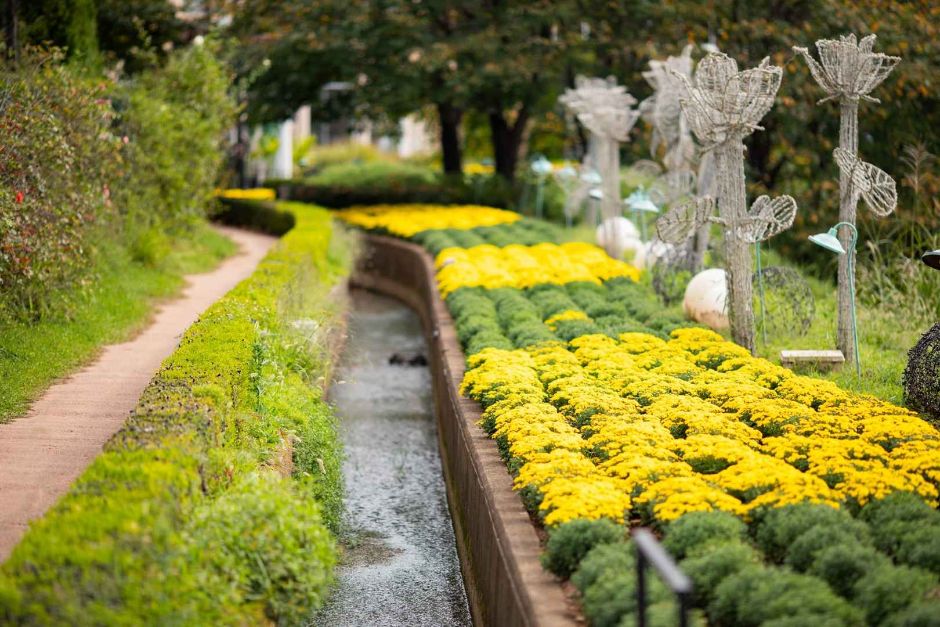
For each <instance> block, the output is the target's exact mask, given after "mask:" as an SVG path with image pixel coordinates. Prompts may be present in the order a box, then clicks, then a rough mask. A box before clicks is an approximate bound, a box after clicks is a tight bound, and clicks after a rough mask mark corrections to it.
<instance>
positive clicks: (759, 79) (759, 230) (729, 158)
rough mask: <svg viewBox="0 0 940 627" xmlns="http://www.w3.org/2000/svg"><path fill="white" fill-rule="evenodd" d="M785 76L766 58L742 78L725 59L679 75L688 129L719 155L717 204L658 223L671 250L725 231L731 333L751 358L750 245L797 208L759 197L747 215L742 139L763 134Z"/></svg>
mask: <svg viewBox="0 0 940 627" xmlns="http://www.w3.org/2000/svg"><path fill="white" fill-rule="evenodd" d="M781 76H782V70H781V69H780V68H779V67H776V66H772V65H770V62H769V60H768V59H764V60H763V61H762V62H761V64H760V65H759V66H758V67H756V68H752V69H749V70H744V71H739V70H738V64H737V63H736V62H735V61H734V59H732V58H731V57H729V56H727V55H725V54H723V53H720V52H711V53H709V54H708V55H707V56H706V57H705V58H704V59H702V61H701V62H700V63H699V65H698V67H697V68H696V71H695V77H694V79H693V80H689V79H688V78H687V77H685V76H683V75H681V74H677V77H678V78H679V79H680V80H681V81H682V83H683V86H684V88H685V95H684V97H683V98H682V99H681V101H680V102H681V105H682V110H683V112H684V113H685V115H686V117H687V119H688V122H689V127H690V128H691V130H692V132H693V133H694V134H695V136H696V137H697V138H698V140H699V142H701V143H702V144H703V146H704V149H705V150H706V151H712V152H714V159H715V168H716V188H717V199H713V198H711V197H709V196H704V197H698V198H692V199H690V200H689V201H687V202H685V203H682V204H681V205H679V206H678V207H676V208H674V209H672V210H670V211H669V212H668V213H667V214H666V215H664V216H663V217H662V218H660V220H659V221H658V222H657V233H658V234H659V237H660V239H662V240H663V241H665V242H669V243H681V242H682V241H684V240H685V239H687V238H688V237H690V236H691V235H692V234H694V233H695V232H696V230H698V229H699V228H701V227H702V226H703V225H705V224H706V223H708V222H713V223H717V224H719V225H721V227H722V228H723V230H724V246H725V259H726V261H727V267H726V273H727V282H728V303H729V318H730V322H731V334H732V337H733V338H734V340H735V341H736V342H737V343H738V344H740V345H741V346H744V347H745V348H747V349H748V350H750V351H751V352H753V351H754V344H755V343H754V311H753V303H752V300H753V288H752V273H753V270H752V262H751V253H750V246H751V245H752V244H756V243H758V242H761V241H764V240H766V239H768V238H770V237H773V236H774V235H776V234H778V233H780V232H781V231H783V230H784V229H786V228H789V226H790V225H791V224H793V219H794V217H795V216H796V201H795V200H793V198H792V197H790V196H780V197H778V198H770V197H769V196H761V197H759V198H758V199H757V200H755V201H754V203H753V204H752V205H751V207H750V209H748V207H747V195H746V190H745V179H744V138H745V137H747V136H748V135H750V134H751V133H753V132H754V131H756V130H762V127H761V126H760V125H759V122H760V120H761V119H762V118H763V117H764V116H765V115H766V114H767V113H768V112H769V111H770V109H771V108H772V107H773V103H774V98H775V97H776V94H777V90H778V89H779V88H780V79H781ZM716 205H717V208H718V215H717V216H716V215H714V209H715V206H716Z"/></svg>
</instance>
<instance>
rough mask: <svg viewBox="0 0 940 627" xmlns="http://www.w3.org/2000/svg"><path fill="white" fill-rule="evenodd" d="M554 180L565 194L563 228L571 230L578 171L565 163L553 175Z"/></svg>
mask: <svg viewBox="0 0 940 627" xmlns="http://www.w3.org/2000/svg"><path fill="white" fill-rule="evenodd" d="M555 179H556V180H557V181H558V184H559V185H560V186H561V189H562V191H563V192H564V193H565V226H566V227H568V228H569V229H570V228H571V220H572V218H573V217H574V213H575V212H574V202H572V201H573V200H574V199H573V198H572V196H573V195H574V191H575V186H576V184H577V180H578V171H577V170H575V169H574V168H573V167H571V164H569V163H566V164H565V167H563V168H562V169H560V170H558V172H556V173H555Z"/></svg>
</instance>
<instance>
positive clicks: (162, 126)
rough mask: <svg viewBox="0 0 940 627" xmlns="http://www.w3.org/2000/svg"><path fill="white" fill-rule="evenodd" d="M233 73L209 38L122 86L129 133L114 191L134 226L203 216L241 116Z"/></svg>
mask: <svg viewBox="0 0 940 627" xmlns="http://www.w3.org/2000/svg"><path fill="white" fill-rule="evenodd" d="M231 83H232V77H231V76H230V74H229V71H228V70H227V69H226V67H225V65H224V64H223V63H222V61H221V60H220V59H219V58H218V57H217V56H216V47H215V45H213V44H212V43H211V42H208V43H206V44H205V45H202V46H188V47H186V48H181V49H179V50H177V51H174V52H173V53H171V54H170V55H169V56H168V58H167V61H166V64H165V65H164V66H163V67H157V68H154V69H150V70H147V71H144V72H141V73H139V74H137V75H136V76H135V77H134V79H133V80H132V81H130V82H128V83H126V84H124V85H122V86H121V88H120V89H119V93H118V106H119V107H120V117H119V126H120V129H121V133H122V134H123V135H125V136H126V137H127V138H128V142H127V146H125V164H124V167H123V176H122V180H121V182H120V183H119V184H117V185H115V186H114V189H113V190H112V191H113V194H114V200H115V203H116V204H117V206H118V207H119V208H120V210H121V211H122V213H124V214H125V215H126V216H127V217H128V219H129V220H130V223H131V225H132V227H143V228H147V227H150V226H154V225H157V226H173V225H174V224H179V223H181V222H182V223H185V222H187V221H190V220H192V219H194V218H199V217H203V216H205V213H206V207H207V206H208V204H209V202H210V201H211V200H212V196H213V193H214V190H215V188H216V186H217V183H218V177H219V171H220V168H221V167H222V165H223V163H224V160H225V153H224V151H223V150H222V141H223V139H224V133H225V131H226V130H227V129H228V128H229V127H230V126H231V124H232V123H233V121H234V119H235V105H234V102H233V100H232V99H231V97H230V95H229V87H230V85H231Z"/></svg>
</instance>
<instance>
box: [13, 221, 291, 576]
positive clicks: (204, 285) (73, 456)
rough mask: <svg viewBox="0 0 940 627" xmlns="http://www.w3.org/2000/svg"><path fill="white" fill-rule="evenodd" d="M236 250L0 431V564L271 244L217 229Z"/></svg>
mask: <svg viewBox="0 0 940 627" xmlns="http://www.w3.org/2000/svg"><path fill="white" fill-rule="evenodd" d="M219 230H220V231H222V232H223V233H224V234H225V235H227V236H229V237H230V238H232V239H233V240H235V242H237V243H238V245H239V247H240V248H241V250H240V252H239V253H238V254H236V255H235V256H233V257H231V258H229V259H227V260H225V261H223V262H222V264H221V265H220V266H219V267H218V268H216V269H215V270H214V271H212V272H208V273H205V274H195V275H190V276H188V277H186V278H187V286H186V288H185V289H184V291H183V293H182V294H181V295H180V297H178V298H176V299H174V300H172V301H170V302H168V303H166V304H164V305H163V306H162V307H160V308H159V309H158V310H157V312H156V313H155V315H154V318H153V321H152V322H151V323H150V325H149V326H148V327H147V328H146V329H144V330H143V331H142V332H141V333H140V334H138V335H137V336H136V337H135V338H134V339H132V340H130V341H128V342H124V343H123V344H112V345H110V346H107V347H105V349H104V350H103V351H102V353H101V355H100V356H99V357H98V359H97V360H95V361H94V362H93V363H91V364H89V365H88V366H86V367H85V368H83V369H82V370H81V371H79V372H77V373H75V374H74V375H72V376H70V377H68V378H66V379H64V380H62V381H60V382H59V383H56V384H54V385H52V386H51V387H50V388H49V389H48V390H46V392H45V393H44V394H43V395H42V396H41V397H40V398H39V400H37V401H36V402H35V403H34V404H33V406H32V408H31V409H30V411H29V413H28V414H27V415H26V416H24V417H23V418H20V419H19V420H15V421H13V422H10V423H7V424H0V562H2V561H3V560H5V559H6V558H7V556H8V555H9V554H10V551H11V550H12V549H13V547H14V546H15V545H16V543H17V542H18V541H19V539H20V538H21V537H22V536H23V534H24V533H25V532H26V529H27V526H28V522H29V521H30V520H32V519H34V518H37V517H39V516H41V515H42V514H43V513H44V512H45V511H46V510H47V509H49V508H50V507H51V506H52V505H53V504H54V503H55V502H56V501H57V500H58V498H59V497H60V496H62V495H63V494H64V493H65V491H66V490H68V488H69V486H70V485H71V484H72V482H73V481H74V480H75V479H76V478H77V477H78V475H79V474H81V472H82V471H83V470H84V469H85V468H86V467H87V466H88V465H89V464H90V463H91V461H92V460H93V459H94V458H95V457H96V456H97V455H98V453H99V452H101V446H102V445H103V444H104V443H105V442H106V441H107V440H108V438H110V437H111V435H113V434H114V433H115V432H116V431H117V430H118V429H120V428H121V425H123V424H124V420H125V419H126V418H127V415H128V414H129V413H130V411H131V410H132V409H134V407H135V405H136V404H137V399H138V398H139V397H140V394H141V393H142V392H143V390H144V388H145V387H146V386H147V384H148V383H149V382H150V379H151V378H153V375H154V374H155V373H156V371H157V369H158V368H159V367H160V364H161V363H162V362H163V360H164V359H166V358H167V357H168V356H169V355H170V353H172V352H173V351H174V350H175V349H176V346H177V343H178V342H179V338H180V335H182V333H183V332H184V331H185V330H186V329H187V328H189V326H190V325H191V324H192V323H193V322H195V320H196V319H197V318H198V317H199V315H200V314H201V313H202V312H203V311H205V310H206V308H208V307H209V305H211V304H212V303H214V302H215V301H217V300H218V299H219V298H221V297H222V296H223V295H225V293H226V292H228V291H229V290H230V289H232V288H233V287H235V285H236V284H237V283H238V282H239V281H241V280H242V279H244V278H246V277H247V276H249V275H250V274H251V273H252V271H253V270H254V269H255V267H256V266H257V265H258V262H259V261H260V260H261V258H262V257H264V255H265V253H266V252H267V251H268V249H269V248H270V247H271V245H272V244H273V243H274V242H275V241H277V240H276V238H273V237H269V236H267V235H259V234H256V233H249V232H246V231H241V230H238V229H231V228H226V227H219Z"/></svg>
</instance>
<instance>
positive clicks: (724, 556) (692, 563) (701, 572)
mask: <svg viewBox="0 0 940 627" xmlns="http://www.w3.org/2000/svg"><path fill="white" fill-rule="evenodd" d="M699 547H700V548H699V550H698V551H696V552H695V553H694V554H693V555H692V556H690V557H687V558H685V559H684V560H682V561H681V562H679V568H681V569H682V572H684V573H685V574H686V575H688V576H689V578H691V579H692V583H693V584H694V594H695V600H696V605H700V606H703V607H704V606H707V605H708V604H709V603H710V602H711V601H712V599H713V597H714V593H715V589H716V588H717V587H718V585H719V584H720V583H721V582H722V581H724V580H725V578H726V577H728V576H730V575H733V574H735V573H736V572H738V571H739V570H741V569H743V568H747V567H749V566H754V565H758V564H761V563H762V562H763V556H762V555H761V554H760V553H759V552H758V551H757V550H756V549H755V548H754V547H752V546H751V545H749V544H745V543H744V542H741V541H738V540H728V541H726V542H723V543H719V544H716V543H714V542H709V543H707V544H704V545H699Z"/></svg>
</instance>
